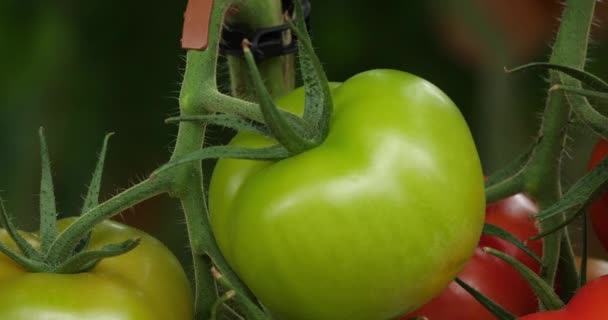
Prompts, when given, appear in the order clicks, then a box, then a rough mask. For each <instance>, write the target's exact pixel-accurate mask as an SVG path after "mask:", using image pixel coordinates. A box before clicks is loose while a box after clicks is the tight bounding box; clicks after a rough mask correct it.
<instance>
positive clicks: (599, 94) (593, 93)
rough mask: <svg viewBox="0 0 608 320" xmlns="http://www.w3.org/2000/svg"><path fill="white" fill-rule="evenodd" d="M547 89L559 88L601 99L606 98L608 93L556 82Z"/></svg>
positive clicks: (554, 89)
mask: <svg viewBox="0 0 608 320" xmlns="http://www.w3.org/2000/svg"><path fill="white" fill-rule="evenodd" d="M549 90H551V91H556V90H561V91H566V92H568V93H574V94H577V95H580V96H584V97H587V98H597V99H601V100H608V93H606V92H602V91H595V90H587V89H583V88H577V87H571V86H566V85H561V84H556V85H554V86H553V87H551V88H550V89H549Z"/></svg>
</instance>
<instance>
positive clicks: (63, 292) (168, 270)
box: [0, 219, 193, 320]
mask: <svg viewBox="0 0 608 320" xmlns="http://www.w3.org/2000/svg"><path fill="white" fill-rule="evenodd" d="M71 221H73V220H72V219H69V220H60V221H59V226H60V227H61V228H63V227H65V226H67V224H68V223H70V222H71ZM24 236H25V237H26V239H27V240H28V241H29V242H30V243H31V244H32V245H33V246H35V247H36V246H38V244H39V239H38V235H36V234H24ZM131 238H139V239H140V243H139V245H138V246H137V247H136V248H135V249H133V250H132V251H130V252H128V253H126V254H123V255H120V256H116V257H113V258H107V259H104V260H102V261H101V262H100V263H99V264H98V265H97V266H95V267H94V268H93V269H92V270H90V271H88V272H83V273H76V274H55V273H43V272H40V273H29V272H27V271H25V270H24V269H23V268H22V267H21V266H19V265H17V264H16V263H15V262H14V261H13V260H11V259H9V258H8V257H7V256H5V255H3V254H0V319H12V320H31V319H65V320H68V319H70V320H71V319H74V320H75V319H82V320H89V319H91V320H93V319H116V320H153V319H158V320H161V319H162V320H165V319H176V320H191V319H192V310H193V308H192V293H191V289H190V285H189V282H188V279H187V278H186V275H185V273H184V271H183V269H182V267H181V265H180V263H179V262H178V261H177V259H176V258H175V257H174V256H173V254H172V253H171V252H170V251H169V249H167V248H166V247H165V246H164V245H163V244H161V243H160V242H159V241H158V240H156V239H154V238H153V237H151V236H149V235H147V234H145V233H143V232H141V231H139V230H136V229H133V228H131V227H128V226H126V225H123V224H120V223H117V222H110V221H107V222H103V223H101V224H99V225H97V226H96V227H95V229H94V231H93V233H92V237H91V240H90V244H89V247H90V248H91V249H98V248H101V247H103V246H104V245H106V244H111V243H116V242H120V241H124V240H127V239H131ZM0 241H2V242H3V243H6V244H8V245H10V246H12V247H15V244H14V243H13V242H12V240H11V239H10V237H9V236H8V233H7V232H6V231H5V230H2V231H0Z"/></svg>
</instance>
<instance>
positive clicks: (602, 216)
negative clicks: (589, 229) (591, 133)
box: [589, 139, 608, 250]
mask: <svg viewBox="0 0 608 320" xmlns="http://www.w3.org/2000/svg"><path fill="white" fill-rule="evenodd" d="M606 155H608V141H606V140H603V139H602V140H600V141H599V142H598V143H597V144H596V145H595V148H594V149H593V152H592V153H591V160H590V161H589V170H591V169H593V168H594V167H595V166H597V165H598V164H599V163H600V162H601V161H602V160H603V159H604V158H605V157H606ZM589 211H590V213H591V225H592V226H593V230H594V231H595V234H597V237H598V239H599V240H600V242H601V243H602V245H603V246H604V249H606V250H608V192H605V193H604V194H602V195H601V196H600V198H599V199H598V200H597V201H596V202H594V203H593V204H592V205H591V208H590V209H589Z"/></svg>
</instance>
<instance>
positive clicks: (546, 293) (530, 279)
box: [483, 247, 564, 310]
mask: <svg viewBox="0 0 608 320" xmlns="http://www.w3.org/2000/svg"><path fill="white" fill-rule="evenodd" d="M483 250H484V251H485V252H487V253H489V254H491V255H493V256H496V257H498V258H500V259H502V260H503V261H505V262H506V263H508V264H509V265H511V266H512V267H513V268H514V269H515V270H516V271H517V272H519V274H520V275H521V276H522V277H523V278H524V279H525V280H526V282H527V283H528V284H530V287H532V290H533V291H534V293H535V294H536V296H537V297H538V299H539V300H540V301H541V303H542V304H543V306H545V308H547V309H548V310H556V309H560V308H562V307H564V303H563V302H562V301H561V300H560V299H559V297H558V296H557V294H556V293H555V291H554V290H553V287H551V286H550V285H548V284H547V283H546V282H545V280H543V279H542V278H541V277H540V276H539V275H537V274H536V273H535V272H534V271H532V270H530V268H528V267H526V266H525V265H524V264H523V263H521V262H519V261H518V260H517V259H515V258H513V257H511V256H510V255H508V254H506V253H504V252H501V251H498V250H496V249H493V248H488V247H485V248H483Z"/></svg>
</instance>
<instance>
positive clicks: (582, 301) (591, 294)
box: [519, 276, 608, 320]
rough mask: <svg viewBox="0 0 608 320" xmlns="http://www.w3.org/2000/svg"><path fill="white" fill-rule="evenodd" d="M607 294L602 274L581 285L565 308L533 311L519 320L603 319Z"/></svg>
mask: <svg viewBox="0 0 608 320" xmlns="http://www.w3.org/2000/svg"><path fill="white" fill-rule="evenodd" d="M607 296H608V276H602V277H599V278H597V279H595V280H592V281H590V282H588V283H587V284H586V285H585V286H583V287H582V288H581V289H580V290H579V291H578V292H577V293H576V294H575V295H574V297H573V298H572V300H570V302H569V303H568V305H567V306H566V307H565V308H563V309H561V310H557V311H547V312H539V313H534V314H531V315H527V316H525V317H522V318H519V320H570V319H576V320H604V319H606V318H607V317H608V309H607V308H606V305H605V304H604V301H605V299H606V297H607Z"/></svg>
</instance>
